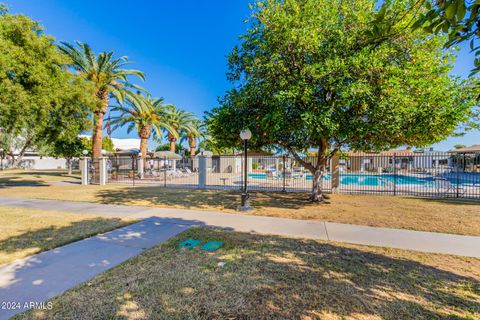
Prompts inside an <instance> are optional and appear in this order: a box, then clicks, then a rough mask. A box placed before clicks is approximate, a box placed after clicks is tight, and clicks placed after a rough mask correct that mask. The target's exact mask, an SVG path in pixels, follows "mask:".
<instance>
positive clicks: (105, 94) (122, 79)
mask: <svg viewBox="0 0 480 320" xmlns="http://www.w3.org/2000/svg"><path fill="white" fill-rule="evenodd" d="M59 48H60V50H61V51H63V52H64V53H65V54H67V55H68V56H69V58H70V66H71V67H72V68H74V69H75V70H76V71H77V72H78V74H79V75H80V76H81V77H83V78H84V79H85V80H87V81H88V82H90V83H92V84H93V94H94V95H95V97H96V98H97V104H96V107H95V109H94V110H93V135H92V139H93V143H92V156H93V158H98V157H100V156H101V152H102V135H103V118H104V116H105V113H106V112H107V110H108V106H109V103H110V98H112V97H113V98H115V99H116V100H117V101H118V102H119V103H121V102H123V101H124V100H125V98H126V97H128V96H129V95H131V94H132V91H131V90H132V89H140V88H139V87H138V86H137V85H135V84H132V83H131V82H130V81H129V76H136V77H138V78H140V79H142V80H144V74H143V73H142V72H141V71H138V70H131V69H125V66H126V65H128V64H129V63H130V62H129V61H128V58H127V57H126V56H122V57H119V58H115V57H114V52H113V51H110V52H100V53H99V54H98V55H96V54H95V53H94V52H93V50H92V48H91V47H90V46H89V45H88V44H85V43H81V42H76V46H75V45H72V44H69V43H65V42H62V43H61V45H60V46H59Z"/></svg>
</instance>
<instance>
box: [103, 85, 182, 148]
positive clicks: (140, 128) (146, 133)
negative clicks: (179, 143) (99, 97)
mask: <svg viewBox="0 0 480 320" xmlns="http://www.w3.org/2000/svg"><path fill="white" fill-rule="evenodd" d="M112 112H114V113H116V114H117V115H116V116H115V117H113V118H112V120H111V125H112V126H113V127H112V129H113V130H115V129H117V128H118V127H122V126H125V125H127V126H128V127H127V133H130V132H132V131H133V130H136V131H137V133H138V137H139V138H140V152H141V153H142V155H144V156H146V155H147V151H148V150H147V148H148V140H149V139H150V137H151V136H152V134H154V135H156V136H161V134H162V130H166V131H167V132H168V133H169V134H171V135H172V136H173V137H175V138H177V139H178V133H177V131H175V129H174V128H173V127H172V126H171V125H170V123H169V122H168V121H167V118H168V112H169V109H168V108H167V107H166V106H165V105H164V103H163V98H152V97H151V96H150V95H146V96H143V95H142V94H141V93H136V94H134V95H131V96H130V97H128V98H127V99H126V100H125V101H124V103H123V104H121V105H118V106H114V107H113V108H112Z"/></svg>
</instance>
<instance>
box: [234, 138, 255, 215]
mask: <svg viewBox="0 0 480 320" xmlns="http://www.w3.org/2000/svg"><path fill="white" fill-rule="evenodd" d="M240 138H241V139H242V140H243V155H244V163H243V174H244V178H243V192H242V204H241V206H240V207H238V210H240V211H248V210H253V208H252V207H251V206H250V195H249V194H248V188H247V179H248V156H247V152H248V140H250V139H251V138H252V132H251V131H250V130H248V129H245V130H242V131H241V132H240Z"/></svg>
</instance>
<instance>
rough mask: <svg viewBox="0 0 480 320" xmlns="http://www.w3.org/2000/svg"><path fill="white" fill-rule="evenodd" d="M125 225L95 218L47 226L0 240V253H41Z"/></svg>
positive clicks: (117, 221)
mask: <svg viewBox="0 0 480 320" xmlns="http://www.w3.org/2000/svg"><path fill="white" fill-rule="evenodd" d="M126 224H128V223H127V222H125V221H122V220H121V219H118V218H108V219H106V218H95V219H88V220H82V221H76V222H72V223H71V224H69V225H68V226H62V227H56V226H49V227H45V228H41V229H38V230H33V231H27V232H24V233H22V234H19V235H16V236H13V237H9V238H7V239H4V240H0V252H2V253H4V254H7V256H8V254H11V253H15V252H17V251H22V250H28V249H34V251H35V252H42V251H46V250H50V249H53V248H56V247H58V246H62V245H65V244H68V243H70V242H74V241H77V240H80V239H84V238H88V237H90V236H93V235H96V234H98V233H102V232H107V231H111V230H113V229H116V228H119V227H121V226H124V225H126Z"/></svg>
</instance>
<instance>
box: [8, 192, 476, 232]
mask: <svg viewBox="0 0 480 320" xmlns="http://www.w3.org/2000/svg"><path fill="white" fill-rule="evenodd" d="M2 195H4V196H14V197H27V198H39V199H56V200H71V201H88V202H97V203H105V204H124V205H141V206H152V207H168V208H183V209H198V210H216V211H224V212H228V213H238V212H237V211H235V208H236V207H237V206H238V205H239V203H240V193H239V192H238V191H230V192H229V191H220V190H198V189H165V188H161V187H154V186H144V187H135V188H132V187H127V186H117V185H108V186H79V185H62V186H57V185H50V186H44V187H28V186H27V187H25V186H16V187H5V188H0V196H2ZM252 205H253V206H255V208H256V210H255V211H253V212H248V213H247V214H253V215H262V216H272V217H282V218H294V219H312V220H322V221H330V222H338V223H350V224H359V225H367V226H374V227H387V228H401V229H410V230H419V231H433V232H444V233H453V234H463V235H474V236H480V202H479V201H468V200H455V199H444V200H442V199H428V198H412V197H410V198H409V197H392V196H375V195H332V199H331V204H327V205H314V204H311V203H309V201H308V194H305V193H278V192H277V193H274V192H253V193H252ZM242 214H245V212H243V213H242Z"/></svg>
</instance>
